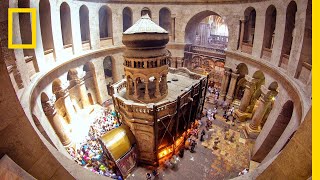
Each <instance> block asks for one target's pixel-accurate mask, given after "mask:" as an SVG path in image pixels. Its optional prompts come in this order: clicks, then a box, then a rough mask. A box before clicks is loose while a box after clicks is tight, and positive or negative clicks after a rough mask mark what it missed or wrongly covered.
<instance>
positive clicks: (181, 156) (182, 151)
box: [179, 147, 184, 158]
mask: <svg viewBox="0 0 320 180" xmlns="http://www.w3.org/2000/svg"><path fill="white" fill-rule="evenodd" d="M183 155H184V148H183V147H182V148H181V149H180V151H179V157H180V158H183Z"/></svg>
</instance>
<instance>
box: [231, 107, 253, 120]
mask: <svg viewBox="0 0 320 180" xmlns="http://www.w3.org/2000/svg"><path fill="white" fill-rule="evenodd" d="M235 115H236V118H237V119H238V120H239V121H240V122H245V121H246V120H247V119H250V118H251V117H252V114H251V113H247V112H242V111H240V110H239V109H237V110H235Z"/></svg>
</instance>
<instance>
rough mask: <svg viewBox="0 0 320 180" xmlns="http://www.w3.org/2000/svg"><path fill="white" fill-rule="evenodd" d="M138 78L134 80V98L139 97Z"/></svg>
mask: <svg viewBox="0 0 320 180" xmlns="http://www.w3.org/2000/svg"><path fill="white" fill-rule="evenodd" d="M137 85H138V80H137V79H135V80H134V95H133V96H134V98H136V99H138V97H139V94H138V86H137Z"/></svg>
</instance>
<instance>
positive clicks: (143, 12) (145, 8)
mask: <svg viewBox="0 0 320 180" xmlns="http://www.w3.org/2000/svg"><path fill="white" fill-rule="evenodd" d="M146 14H148V15H149V17H150V18H151V19H152V14H151V10H150V9H149V8H147V7H144V8H142V10H141V16H143V15H146Z"/></svg>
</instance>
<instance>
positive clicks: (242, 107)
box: [239, 76, 255, 112]
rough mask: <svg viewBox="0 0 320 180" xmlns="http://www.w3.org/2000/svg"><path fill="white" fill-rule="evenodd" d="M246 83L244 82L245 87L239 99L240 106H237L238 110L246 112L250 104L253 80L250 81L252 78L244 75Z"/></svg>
mask: <svg viewBox="0 0 320 180" xmlns="http://www.w3.org/2000/svg"><path fill="white" fill-rule="evenodd" d="M245 79H246V81H247V83H246V89H245V91H244V94H243V97H242V99H241V103H240V107H239V111H240V112H246V109H247V107H248V106H249V104H250V99H251V97H252V93H253V90H254V89H253V88H254V85H255V84H254V82H253V81H252V80H253V78H252V77H250V76H246V77H245Z"/></svg>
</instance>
